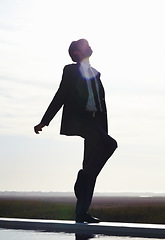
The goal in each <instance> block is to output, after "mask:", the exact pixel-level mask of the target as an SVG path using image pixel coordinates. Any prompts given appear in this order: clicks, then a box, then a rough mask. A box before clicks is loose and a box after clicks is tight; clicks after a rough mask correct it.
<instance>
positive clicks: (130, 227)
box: [0, 218, 165, 239]
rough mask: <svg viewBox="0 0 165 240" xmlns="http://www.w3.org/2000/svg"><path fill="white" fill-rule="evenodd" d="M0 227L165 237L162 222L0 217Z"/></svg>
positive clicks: (164, 226) (164, 228)
mask: <svg viewBox="0 0 165 240" xmlns="http://www.w3.org/2000/svg"><path fill="white" fill-rule="evenodd" d="M0 228H6V229H22V230H36V231H47V232H66V233H87V234H88V233H89V234H104V235H109V236H131V237H144V238H160V239H163V238H164V239H165V225H163V224H137V223H117V222H101V223H99V224H85V223H75V222H74V221H64V220H41V219H19V218H0Z"/></svg>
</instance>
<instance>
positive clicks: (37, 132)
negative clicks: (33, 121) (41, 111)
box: [34, 123, 45, 134]
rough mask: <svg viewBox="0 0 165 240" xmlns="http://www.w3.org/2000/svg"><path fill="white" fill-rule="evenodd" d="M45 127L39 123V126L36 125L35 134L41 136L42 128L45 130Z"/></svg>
mask: <svg viewBox="0 0 165 240" xmlns="http://www.w3.org/2000/svg"><path fill="white" fill-rule="evenodd" d="M43 127H45V125H44V124H42V123H39V124H38V125H36V126H35V127H34V132H35V133H36V134H39V132H41V131H42V128H43Z"/></svg>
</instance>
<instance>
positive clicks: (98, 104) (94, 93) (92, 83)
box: [88, 68, 101, 111]
mask: <svg viewBox="0 0 165 240" xmlns="http://www.w3.org/2000/svg"><path fill="white" fill-rule="evenodd" d="M88 72H89V76H92V78H91V85H92V91H93V96H94V100H95V104H96V108H97V110H98V111H100V110H101V109H100V103H99V96H98V92H97V89H96V79H95V76H94V74H93V72H92V69H91V68H89V69H88Z"/></svg>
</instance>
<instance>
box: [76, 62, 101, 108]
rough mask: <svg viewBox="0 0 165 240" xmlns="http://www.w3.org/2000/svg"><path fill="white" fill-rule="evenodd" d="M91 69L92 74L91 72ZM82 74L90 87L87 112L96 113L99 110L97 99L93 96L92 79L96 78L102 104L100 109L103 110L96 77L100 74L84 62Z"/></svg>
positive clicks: (81, 66) (97, 87)
mask: <svg viewBox="0 0 165 240" xmlns="http://www.w3.org/2000/svg"><path fill="white" fill-rule="evenodd" d="M89 68H90V72H89ZM80 72H81V74H82V76H83V78H85V79H86V82H87V87H88V93H89V97H88V101H87V106H86V111H92V112H96V111H97V108H96V104H95V99H94V95H93V90H92V85H91V79H93V78H94V81H95V85H96V90H97V95H98V100H99V104H100V109H101V103H100V97H99V86H98V82H97V79H96V75H97V73H98V72H97V71H96V70H95V69H94V71H93V69H92V68H91V66H90V64H88V63H84V62H83V61H82V62H81V63H80Z"/></svg>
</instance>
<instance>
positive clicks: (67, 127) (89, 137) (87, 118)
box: [34, 39, 117, 223]
mask: <svg viewBox="0 0 165 240" xmlns="http://www.w3.org/2000/svg"><path fill="white" fill-rule="evenodd" d="M69 55H70V57H71V59H72V60H73V62H76V64H69V65H66V66H65V67H64V70H63V75H62V80H61V83H60V86H59V88H58V90H57V92H56V94H55V96H54V98H53V100H52V102H51V103H50V105H49V107H48V109H47V110H46V112H45V114H44V116H43V118H42V120H41V122H40V123H39V124H38V125H37V126H35V127H34V131H35V133H37V134H38V133H39V131H42V128H43V127H45V126H48V125H49V123H50V121H51V120H52V119H53V117H54V116H55V115H56V113H57V112H58V111H59V109H60V108H61V107H62V106H63V113H62V120H61V130H60V134H64V135H68V136H74V135H76V136H80V137H82V138H84V158H83V164H82V169H81V170H80V171H79V172H78V175H77V180H76V182H75V185H74V191H75V196H76V198H77V203H76V210H75V220H76V222H80V223H84V222H87V223H98V222H99V221H100V220H99V219H98V218H95V217H93V216H91V215H90V214H89V213H88V209H89V206H90V204H91V201H92V197H93V191H94V187H95V183H96V178H97V176H98V174H99V173H100V171H101V169H102V168H103V166H104V164H105V163H106V161H107V160H108V159H109V157H110V156H111V155H112V154H113V152H114V151H115V149H116V148H117V142H116V141H115V140H114V139H113V138H112V137H110V136H109V135H108V128H107V112H106V104H105V94H104V88H103V85H102V83H101V80H100V73H99V72H98V71H97V70H96V69H94V68H92V67H91V65H90V62H89V58H90V56H91V55H92V49H91V47H90V46H89V43H88V41H87V40H85V39H80V40H78V41H73V42H72V43H71V45H70V47H69Z"/></svg>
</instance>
